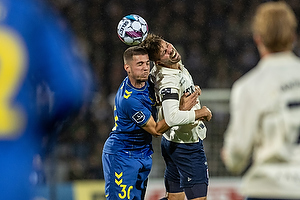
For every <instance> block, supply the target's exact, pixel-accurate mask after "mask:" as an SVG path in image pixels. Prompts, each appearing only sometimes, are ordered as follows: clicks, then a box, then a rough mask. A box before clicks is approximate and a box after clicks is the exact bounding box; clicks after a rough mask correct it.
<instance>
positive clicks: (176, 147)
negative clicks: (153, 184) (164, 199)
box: [161, 137, 208, 192]
mask: <svg viewBox="0 0 300 200" xmlns="http://www.w3.org/2000/svg"><path fill="white" fill-rule="evenodd" d="M161 151H162V156H163V157H164V160H165V163H166V171H165V179H166V180H169V181H171V182H174V183H180V188H181V189H182V191H184V188H191V187H193V186H194V185H197V184H206V185H208V167H207V160H206V155H205V152H204V148H203V143H202V140H200V141H199V142H197V143H175V142H170V141H168V140H167V139H165V138H164V137H162V140H161ZM167 192H174V191H167ZM177 192H180V191H177Z"/></svg>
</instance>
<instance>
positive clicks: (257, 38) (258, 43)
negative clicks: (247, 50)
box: [253, 34, 262, 46]
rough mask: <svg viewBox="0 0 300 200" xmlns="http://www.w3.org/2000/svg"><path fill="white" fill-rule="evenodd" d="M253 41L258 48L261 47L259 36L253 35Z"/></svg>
mask: <svg viewBox="0 0 300 200" xmlns="http://www.w3.org/2000/svg"><path fill="white" fill-rule="evenodd" d="M253 40H254V42H255V44H256V46H259V45H260V44H261V43H262V40H261V37H260V35H258V34H254V35H253Z"/></svg>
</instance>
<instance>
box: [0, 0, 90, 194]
mask: <svg viewBox="0 0 300 200" xmlns="http://www.w3.org/2000/svg"><path fill="white" fill-rule="evenodd" d="M43 3H44V1H35V0H0V44H1V45H0V188H1V192H0V199H3V200H4V199H5V200H21V199H22V200H28V199H31V198H30V189H31V185H30V181H29V176H30V172H31V171H32V163H33V159H34V157H35V156H36V155H37V154H39V153H40V150H41V145H42V138H43V137H45V136H47V135H50V134H52V133H55V132H56V129H55V128H56V127H58V126H59V125H61V123H62V122H63V121H64V120H66V119H67V117H70V116H72V115H75V114H76V113H77V112H78V111H79V109H80V108H81V106H82V105H83V104H85V103H87V100H88V99H89V96H90V94H89V92H90V91H91V80H90V73H89V68H88V66H87V63H86V61H85V60H84V59H82V57H81V56H79V55H78V49H77V47H76V45H75V44H74V36H73V35H72V34H71V33H70V32H69V30H68V29H67V26H66V24H65V22H64V21H63V20H62V19H60V18H59V17H58V16H56V15H54V14H52V13H51V7H49V5H45V4H43Z"/></svg>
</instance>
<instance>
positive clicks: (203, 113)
mask: <svg viewBox="0 0 300 200" xmlns="http://www.w3.org/2000/svg"><path fill="white" fill-rule="evenodd" d="M197 111H199V112H198V114H199V115H198V116H199V118H198V119H199V120H202V121H210V120H211V118H212V113H211V111H210V109H209V108H207V107H206V106H203V107H202V108H201V109H199V110H196V118H197Z"/></svg>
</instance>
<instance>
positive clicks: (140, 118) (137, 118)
mask: <svg viewBox="0 0 300 200" xmlns="http://www.w3.org/2000/svg"><path fill="white" fill-rule="evenodd" d="M132 118H133V119H134V121H135V122H136V123H141V122H143V121H144V119H145V115H144V113H143V112H142V111H139V112H137V113H135V114H134V115H133V116H132Z"/></svg>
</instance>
